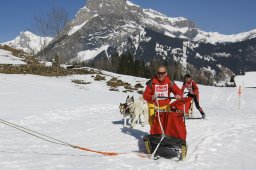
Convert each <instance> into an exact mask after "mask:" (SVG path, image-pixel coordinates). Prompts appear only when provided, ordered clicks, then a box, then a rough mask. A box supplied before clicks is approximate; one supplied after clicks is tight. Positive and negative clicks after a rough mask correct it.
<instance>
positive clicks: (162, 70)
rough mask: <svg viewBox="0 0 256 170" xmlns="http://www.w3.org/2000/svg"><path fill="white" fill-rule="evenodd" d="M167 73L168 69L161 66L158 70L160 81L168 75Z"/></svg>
mask: <svg viewBox="0 0 256 170" xmlns="http://www.w3.org/2000/svg"><path fill="white" fill-rule="evenodd" d="M166 75H167V73H166V69H165V68H164V67H160V68H158V70H157V78H158V80H159V81H163V80H164V78H165V77H166Z"/></svg>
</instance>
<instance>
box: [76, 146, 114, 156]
mask: <svg viewBox="0 0 256 170" xmlns="http://www.w3.org/2000/svg"><path fill="white" fill-rule="evenodd" d="M74 148H77V149H80V150H84V151H88V152H94V153H99V154H102V155H106V156H116V155H119V153H116V152H101V151H95V150H91V149H88V148H82V147H80V146H74Z"/></svg>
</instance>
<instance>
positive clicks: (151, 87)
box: [143, 76, 182, 106]
mask: <svg viewBox="0 0 256 170" xmlns="http://www.w3.org/2000/svg"><path fill="white" fill-rule="evenodd" d="M171 92H172V93H173V94H174V95H180V96H182V91H181V90H180V88H179V87H178V86H177V85H176V84H175V83H174V81H171V80H170V78H169V77H168V76H166V77H165V79H164V80H163V81H162V82H160V81H159V80H158V78H157V77H156V76H155V77H153V78H152V79H151V80H149V81H148V82H147V87H146V90H145V91H144V93H143V98H144V100H146V101H147V102H149V103H155V101H152V96H153V95H157V96H159V97H160V96H163V97H170V93H171ZM170 101H171V100H170V99H163V100H159V106H165V105H169V104H170ZM155 104H156V103H155Z"/></svg>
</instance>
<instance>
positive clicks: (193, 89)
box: [181, 74, 205, 119]
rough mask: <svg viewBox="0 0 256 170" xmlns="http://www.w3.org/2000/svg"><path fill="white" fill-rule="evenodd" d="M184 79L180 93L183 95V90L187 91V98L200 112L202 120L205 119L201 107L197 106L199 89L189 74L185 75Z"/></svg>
mask: <svg viewBox="0 0 256 170" xmlns="http://www.w3.org/2000/svg"><path fill="white" fill-rule="evenodd" d="M184 79H185V81H184V82H183V86H182V88H181V90H182V92H183V93H184V90H185V89H187V91H188V97H191V98H192V99H193V100H194V102H195V105H196V108H197V109H198V110H199V111H200V113H201V115H202V118H203V119H205V113H204V111H203V109H202V107H201V106H200V105H199V89H198V86H197V84H196V82H195V81H194V80H192V78H191V76H190V74H186V75H185V76H184Z"/></svg>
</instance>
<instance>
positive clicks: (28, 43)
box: [3, 31, 52, 54]
mask: <svg viewBox="0 0 256 170" xmlns="http://www.w3.org/2000/svg"><path fill="white" fill-rule="evenodd" d="M51 40H52V38H51V37H40V36H37V35H36V34H34V33H32V32H30V31H24V32H21V33H20V35H19V36H17V37H16V38H15V39H13V40H11V41H8V42H5V43H3V44H5V45H8V46H10V47H13V48H16V49H20V50H23V51H25V52H27V53H30V54H35V53H37V52H39V51H40V50H41V47H42V42H44V43H45V44H44V45H47V44H48V43H49V42H50V41H51Z"/></svg>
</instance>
